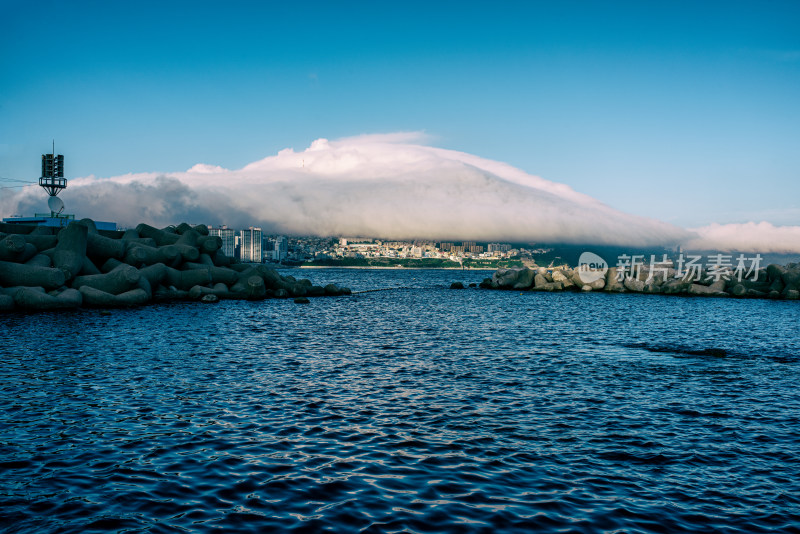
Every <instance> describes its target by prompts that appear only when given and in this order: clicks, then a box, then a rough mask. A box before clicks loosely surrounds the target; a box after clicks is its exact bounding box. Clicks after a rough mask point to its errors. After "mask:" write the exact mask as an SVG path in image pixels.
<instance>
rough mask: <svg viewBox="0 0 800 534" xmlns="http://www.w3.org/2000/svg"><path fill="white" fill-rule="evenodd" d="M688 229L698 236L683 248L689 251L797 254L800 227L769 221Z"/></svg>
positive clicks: (799, 251)
mask: <svg viewBox="0 0 800 534" xmlns="http://www.w3.org/2000/svg"><path fill="white" fill-rule="evenodd" d="M690 230H691V231H693V232H694V233H695V234H697V237H696V238H693V239H691V240H689V241H688V242H687V243H686V245H685V248H686V249H688V250H714V251H719V252H731V251H737V252H753V253H759V252H760V253H765V254H769V253H774V254H798V253H800V226H774V225H772V224H770V223H768V222H760V223H755V222H748V223H742V224H716V223H715V224H711V225H708V226H703V227H700V228H691V229H690Z"/></svg>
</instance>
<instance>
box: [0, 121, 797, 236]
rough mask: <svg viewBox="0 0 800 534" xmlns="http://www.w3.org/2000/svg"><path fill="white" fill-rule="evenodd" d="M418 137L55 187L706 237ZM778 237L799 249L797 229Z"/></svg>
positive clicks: (160, 210) (310, 222)
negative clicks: (238, 165)
mask: <svg viewBox="0 0 800 534" xmlns="http://www.w3.org/2000/svg"><path fill="white" fill-rule="evenodd" d="M420 142H422V138H421V137H420V136H419V135H418V134H414V133H400V134H389V135H370V136H363V137H355V138H346V139H340V140H337V141H328V140H326V139H318V140H316V141H314V142H313V143H312V144H311V146H310V147H308V148H307V149H305V150H303V151H300V152H295V151H294V150H292V149H285V150H282V151H280V152H279V153H278V154H277V155H274V156H270V157H267V158H265V159H263V160H260V161H256V162H254V163H251V164H249V165H247V166H245V167H244V168H242V169H238V170H228V169H223V168H221V167H215V166H210V165H204V164H198V165H195V166H194V167H192V168H191V169H189V170H188V171H186V172H178V173H168V174H155V173H152V174H130V175H124V176H117V177H113V178H95V177H88V178H78V179H74V180H71V181H70V184H69V188H68V189H67V190H65V191H64V193H62V195H61V196H62V198H63V199H64V201H65V203H66V206H67V211H68V212H70V213H76V214H77V216H78V217H84V216H89V217H92V218H94V219H97V220H109V221H116V222H117V223H118V224H120V225H125V226H128V225H135V224H137V223H139V222H148V223H150V224H153V225H156V226H166V225H168V224H175V223H177V222H181V221H187V222H193V223H198V222H202V223H207V224H213V225H218V224H227V225H228V226H231V227H247V226H261V227H262V228H263V229H264V230H265V231H266V232H270V233H287V234H295V235H304V234H316V235H333V236H337V235H346V236H374V237H379V238H384V239H392V238H395V239H404V238H416V239H444V240H459V241H460V240H478V241H516V242H539V243H574V244H596V245H617V246H628V247H649V246H672V245H676V244H679V243H686V242H694V241H691V240H692V239H696V240H697V239H705V238H706V237H707V238H708V239H713V237H714V234H713V233H711V232H710V231H709V232H705V233H703V232H704V229H698V230H696V232H697V235H695V234H693V233H691V232H689V231H687V230H685V229H682V228H679V227H676V226H673V225H670V224H667V223H664V222H661V221H657V220H654V219H649V218H645V217H639V216H634V215H629V214H626V213H622V212H620V211H617V210H614V209H612V208H610V207H609V206H606V205H605V204H602V203H601V202H598V201H597V200H595V199H593V198H591V197H589V196H587V195H584V194H581V193H578V192H576V191H574V190H573V189H571V188H570V187H568V186H566V185H563V184H558V183H554V182H550V181H547V180H544V179H542V178H539V177H537V176H533V175H530V174H528V173H525V172H524V171H521V170H519V169H516V168H514V167H511V166H510V165H507V164H505V163H501V162H497V161H492V160H487V159H484V158H479V157H477V156H473V155H470V154H465V153H463V152H457V151H452V150H445V149H440V148H435V147H430V146H425V145H422V144H415V143H420ZM44 205H45V199H44V196H43V194H42V192H41V190H39V188H38V187H34V188H29V189H26V190H23V191H22V192H21V193H19V194H17V195H16V196H14V197H11V198H6V199H4V200H3V201H2V204H0V209H3V212H5V213H10V212H14V213H32V212H34V211H39V212H41V211H44V209H45V208H44ZM767 230H769V229H767ZM784 237H785V238H787V239H791V240H793V244H792V245H791V246H790V247H789V248H793V250H794V251H800V239H798V238H797V234H795V233H792V232H789V233H787V234H785V236H784ZM698 242H700V241H698ZM703 243H705V241H703ZM712 248H718V247H712Z"/></svg>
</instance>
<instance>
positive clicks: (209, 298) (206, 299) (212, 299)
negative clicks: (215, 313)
mask: <svg viewBox="0 0 800 534" xmlns="http://www.w3.org/2000/svg"><path fill="white" fill-rule="evenodd" d="M200 302H203V303H205V304H214V303H216V302H219V297H218V296H216V295H203V298H201V299H200Z"/></svg>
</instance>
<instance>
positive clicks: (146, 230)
mask: <svg viewBox="0 0 800 534" xmlns="http://www.w3.org/2000/svg"><path fill="white" fill-rule="evenodd" d="M221 247H222V240H221V239H220V238H219V237H217V236H210V235H209V232H208V227H206V226H203V225H199V226H191V225H188V224H186V223H183V224H180V225H178V226H172V227H167V228H163V229H159V228H154V227H152V226H149V225H147V224H140V225H138V226H137V227H136V229H135V230H126V231H124V232H123V231H107V230H98V229H97V228H96V227H95V224H94V221H92V220H91V219H82V220H80V221H75V222H71V223H70V224H69V225H68V226H66V227H64V228H50V227H45V226H22V225H11V224H2V223H0V311H15V310H19V311H29V310H33V311H39V310H60V309H75V308H81V307H84V308H87V307H89V308H126V307H134V306H143V305H146V304H148V303H151V302H164V301H172V300H196V301H202V302H207V303H213V302H218V301H219V300H220V299H241V300H263V299H267V298H294V299H295V301H296V302H307V300H306V298H307V297H321V296H338V295H349V294H350V293H351V292H350V290H349V289H348V288H340V287H338V286H336V285H334V284H328V285H326V286H325V287H322V286H315V285H313V284H312V283H311V281H309V280H307V279H301V280H297V279H295V278H294V277H292V276H281V275H280V274H278V272H277V271H275V270H274V269H270V268H269V267H267V266H265V265H260V264H247V263H238V262H236V261H235V260H233V259H231V258H229V257H227V256H225V254H223V253H222V250H220V249H221Z"/></svg>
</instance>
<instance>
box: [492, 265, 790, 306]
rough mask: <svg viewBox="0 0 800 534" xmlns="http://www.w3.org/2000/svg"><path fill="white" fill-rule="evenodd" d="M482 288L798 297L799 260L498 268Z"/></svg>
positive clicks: (769, 297) (703, 295)
mask: <svg viewBox="0 0 800 534" xmlns="http://www.w3.org/2000/svg"><path fill="white" fill-rule="evenodd" d="M480 286H481V287H483V288H487V289H513V290H522V291H584V292H589V291H606V292H614V293H625V292H632V293H655V294H665V295H690V296H701V297H739V298H768V299H783V300H798V299H799V298H800V264H798V263H790V264H788V265H785V266H782V265H774V264H773V265H768V266H767V267H766V268H763V269H758V270H754V271H753V272H752V273H747V276H741V275H740V274H737V273H734V272H732V271H725V270H718V269H697V270H694V271H692V272H680V271H676V269H674V268H673V267H671V266H670V267H659V268H657V269H653V268H650V266H648V265H643V266H641V268H640V269H636V270H635V271H634V272H627V271H625V272H622V273H620V272H619V271H618V269H617V268H616V267H611V268H609V269H607V270H603V271H598V270H581V269H577V268H569V267H564V268H545V267H538V268H532V269H531V268H523V269H498V270H497V271H495V272H494V274H493V275H492V277H491V278H486V279H484V281H483V282H482V283H481V284H480Z"/></svg>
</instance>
